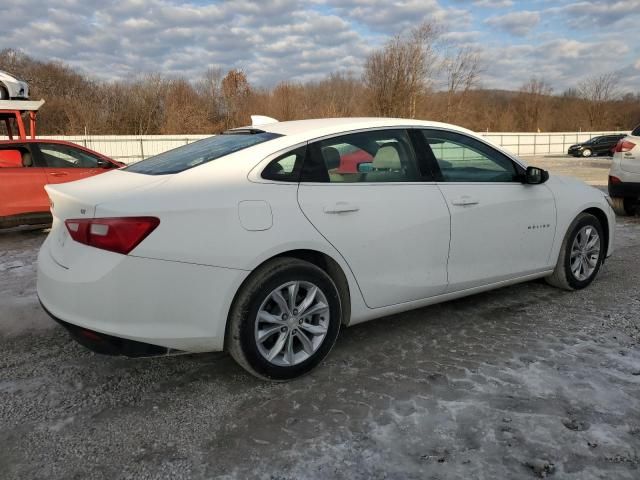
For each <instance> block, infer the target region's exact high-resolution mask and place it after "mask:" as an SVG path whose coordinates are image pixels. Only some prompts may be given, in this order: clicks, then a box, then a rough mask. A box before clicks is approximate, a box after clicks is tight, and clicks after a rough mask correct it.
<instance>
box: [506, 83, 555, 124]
mask: <svg viewBox="0 0 640 480" xmlns="http://www.w3.org/2000/svg"><path fill="white" fill-rule="evenodd" d="M552 91H553V89H552V88H551V86H550V85H549V84H548V83H547V82H545V81H544V80H543V79H541V78H536V77H531V78H530V79H529V80H528V81H527V82H525V83H524V84H523V85H522V86H521V87H520V92H519V94H518V97H517V98H516V102H515V103H516V108H517V114H516V118H517V120H518V123H519V126H520V128H521V129H522V130H524V131H540V126H541V122H542V119H543V117H544V115H545V113H546V112H547V111H548V110H549V106H550V105H549V96H550V95H551V93H552Z"/></svg>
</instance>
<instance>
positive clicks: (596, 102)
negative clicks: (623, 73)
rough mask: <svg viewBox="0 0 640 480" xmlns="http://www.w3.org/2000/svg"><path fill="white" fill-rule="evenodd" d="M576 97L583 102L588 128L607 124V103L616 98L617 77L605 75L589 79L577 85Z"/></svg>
mask: <svg viewBox="0 0 640 480" xmlns="http://www.w3.org/2000/svg"><path fill="white" fill-rule="evenodd" d="M578 96H579V97H580V98H582V99H583V100H584V111H585V113H586V115H587V120H588V122H589V127H590V128H592V129H594V128H599V127H600V126H602V125H604V124H606V123H607V120H608V113H609V112H608V111H607V108H606V107H607V103H609V102H611V101H612V100H615V98H616V97H617V96H618V76H617V75H616V74H615V73H605V74H602V75H597V76H593V77H589V78H587V79H586V80H584V81H582V82H580V83H579V84H578Z"/></svg>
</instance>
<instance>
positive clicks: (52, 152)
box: [39, 143, 99, 168]
mask: <svg viewBox="0 0 640 480" xmlns="http://www.w3.org/2000/svg"><path fill="white" fill-rule="evenodd" d="M39 148H40V153H42V158H43V159H44V162H45V165H46V166H47V167H50V168H97V167H98V160H99V159H98V157H96V156H94V155H91V154H89V153H87V152H84V151H82V150H76V149H73V148H71V147H67V146H66V145H56V144H53V143H50V144H41V145H40V147H39Z"/></svg>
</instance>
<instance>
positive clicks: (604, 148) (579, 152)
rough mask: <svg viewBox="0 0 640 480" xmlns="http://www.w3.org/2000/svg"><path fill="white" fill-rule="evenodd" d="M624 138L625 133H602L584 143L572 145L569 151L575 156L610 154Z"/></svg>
mask: <svg viewBox="0 0 640 480" xmlns="http://www.w3.org/2000/svg"><path fill="white" fill-rule="evenodd" d="M621 138H624V134H616V135H602V136H600V137H593V138H592V139H590V140H587V141H586V142H583V143H578V144H576V145H571V146H570V147H569V150H568V151H567V153H568V154H569V155H573V156H574V157H590V156H592V155H596V156H597V155H610V154H611V151H612V150H613V148H614V147H615V146H616V144H617V143H618V141H619V140H620V139H621Z"/></svg>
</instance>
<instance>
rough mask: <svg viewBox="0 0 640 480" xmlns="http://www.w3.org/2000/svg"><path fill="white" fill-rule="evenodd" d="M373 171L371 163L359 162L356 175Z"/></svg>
mask: <svg viewBox="0 0 640 480" xmlns="http://www.w3.org/2000/svg"><path fill="white" fill-rule="evenodd" d="M372 171H373V163H372V162H361V163H359V164H358V173H368V172H372Z"/></svg>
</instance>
